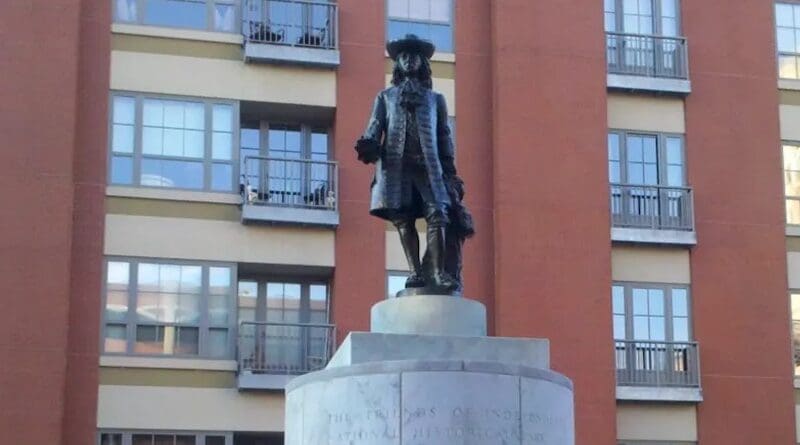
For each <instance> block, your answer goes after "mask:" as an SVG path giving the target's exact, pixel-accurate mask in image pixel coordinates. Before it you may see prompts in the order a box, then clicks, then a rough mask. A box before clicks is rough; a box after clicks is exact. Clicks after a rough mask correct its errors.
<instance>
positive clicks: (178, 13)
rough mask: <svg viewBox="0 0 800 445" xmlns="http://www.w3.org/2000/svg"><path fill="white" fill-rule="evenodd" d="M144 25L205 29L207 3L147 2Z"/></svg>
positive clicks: (184, 1)
mask: <svg viewBox="0 0 800 445" xmlns="http://www.w3.org/2000/svg"><path fill="white" fill-rule="evenodd" d="M144 23H145V24H147V25H156V26H175V27H179V28H197V29H205V28H206V27H207V25H206V3H205V1H202V0H201V1H189V0H147V5H146V6H145V16H144Z"/></svg>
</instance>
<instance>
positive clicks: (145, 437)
mask: <svg viewBox="0 0 800 445" xmlns="http://www.w3.org/2000/svg"><path fill="white" fill-rule="evenodd" d="M132 440H133V445H153V435H152V434H134V435H133V438H132Z"/></svg>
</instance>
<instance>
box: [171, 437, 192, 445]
mask: <svg viewBox="0 0 800 445" xmlns="http://www.w3.org/2000/svg"><path fill="white" fill-rule="evenodd" d="M194 444H195V437H194V436H175V445H194Z"/></svg>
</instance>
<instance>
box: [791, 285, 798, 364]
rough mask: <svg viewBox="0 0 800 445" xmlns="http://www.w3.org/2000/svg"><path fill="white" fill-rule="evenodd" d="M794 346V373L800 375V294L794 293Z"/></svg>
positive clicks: (792, 301) (792, 296) (792, 297)
mask: <svg viewBox="0 0 800 445" xmlns="http://www.w3.org/2000/svg"><path fill="white" fill-rule="evenodd" d="M790 298H791V305H792V345H793V346H794V348H793V351H794V373H795V375H800V293H792V294H791V296H790Z"/></svg>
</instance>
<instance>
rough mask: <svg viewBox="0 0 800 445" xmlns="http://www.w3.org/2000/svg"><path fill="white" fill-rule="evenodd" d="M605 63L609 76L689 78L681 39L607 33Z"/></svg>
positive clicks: (684, 48) (684, 42) (684, 41)
mask: <svg viewBox="0 0 800 445" xmlns="http://www.w3.org/2000/svg"><path fill="white" fill-rule="evenodd" d="M606 60H607V63H608V72H609V73H611V74H624V75H632V76H647V77H665V78H673V79H688V78H689V68H688V62H687V60H688V59H687V53H686V39H685V38H683V37H665V36H654V35H645V34H623V33H616V32H607V33H606Z"/></svg>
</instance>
